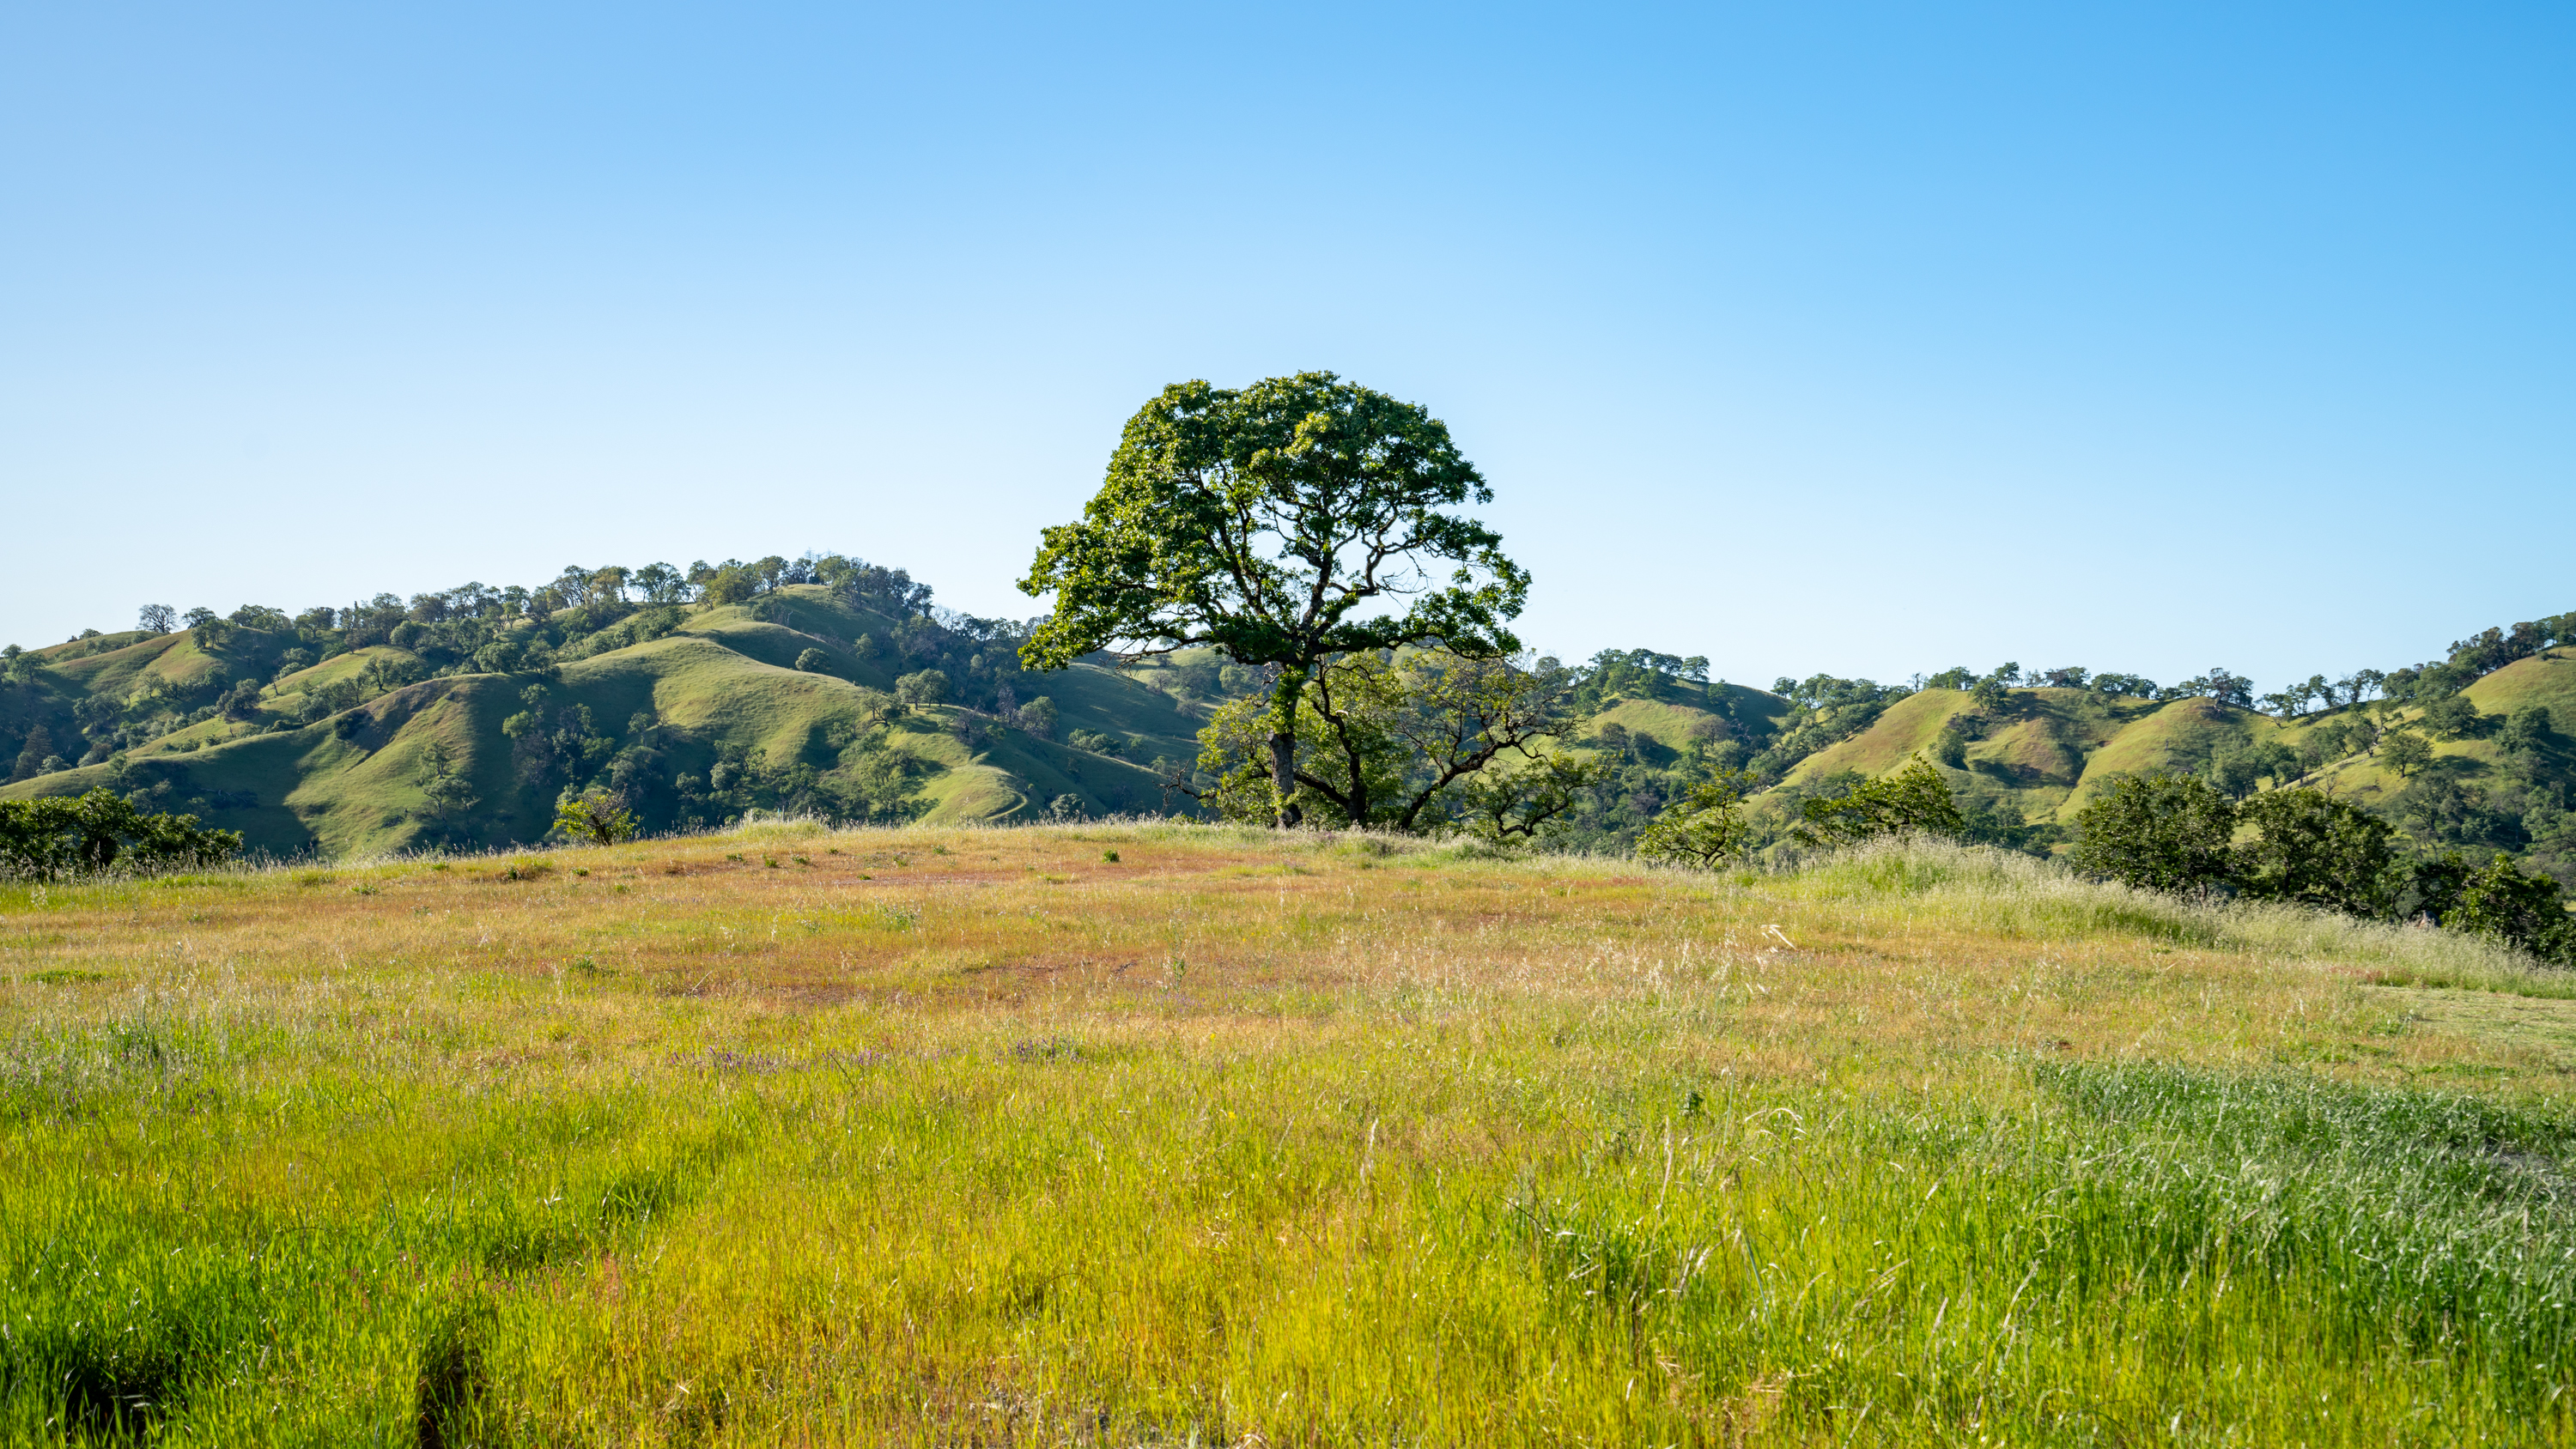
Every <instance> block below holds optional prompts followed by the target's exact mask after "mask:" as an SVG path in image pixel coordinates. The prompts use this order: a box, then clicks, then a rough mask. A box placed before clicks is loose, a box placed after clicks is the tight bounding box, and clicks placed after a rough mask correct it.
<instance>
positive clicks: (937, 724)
mask: <svg viewBox="0 0 2576 1449" xmlns="http://www.w3.org/2000/svg"><path fill="white" fill-rule="evenodd" d="M781 602H782V603H784V604H786V605H787V606H788V607H789V609H790V610H791V611H792V615H793V617H792V618H791V620H790V623H789V624H780V623H765V622H762V621H759V620H756V619H753V618H751V617H750V616H749V614H748V613H747V612H746V611H744V610H741V609H711V610H707V611H704V612H702V613H699V614H697V615H693V616H691V618H690V619H689V621H688V622H687V624H686V625H685V626H684V627H683V628H682V629H681V630H680V631H679V632H677V633H674V634H672V635H669V636H667V637H665V638H662V639H657V640H652V641H649V642H646V643H643V644H639V645H633V646H630V647H628V648H624V649H618V650H613V651H611V652H609V653H606V654H600V655H595V656H593V657H591V658H588V659H581V660H575V661H573V662H571V663H568V664H566V665H564V666H562V668H561V670H560V672H559V678H558V680H557V682H556V683H555V684H554V685H553V686H552V687H551V688H550V690H549V696H548V697H549V704H550V707H560V706H564V705H575V704H578V705H585V706H587V707H588V708H589V709H590V711H591V714H592V717H593V719H594V721H595V722H596V724H597V726H598V727H599V728H601V729H602V730H604V731H607V732H608V733H610V734H612V735H615V736H618V737H621V738H622V737H624V736H625V734H626V732H627V726H628V723H629V721H630V720H631V719H632V718H633V717H634V716H635V715H637V714H639V713H644V712H647V711H649V712H651V713H652V714H653V715H654V716H655V717H656V718H657V719H658V720H659V721H660V722H662V723H664V724H667V725H671V726H676V727H677V728H678V729H679V730H681V731H683V732H684V733H685V736H686V737H687V743H686V744H685V745H684V746H683V747H682V748H680V749H679V750H678V752H677V753H678V754H679V756H680V758H681V759H682V761H683V764H684V766H685V767H687V768H692V769H697V770H701V771H703V769H704V768H705V766H706V764H707V762H708V761H709V760H711V759H712V758H713V756H714V754H715V751H716V750H717V749H718V748H720V747H726V746H734V745H739V746H742V747H743V748H745V749H747V750H749V751H750V752H752V753H753V754H754V755H755V756H756V757H758V758H760V759H762V760H764V761H765V762H767V763H769V764H772V765H780V766H783V765H786V764H789V763H791V762H794V761H797V760H800V759H801V760H804V761H805V762H807V763H810V764H813V765H815V766H817V767H818V768H829V767H830V766H831V765H832V764H833V763H834V762H835V757H834V754H833V752H832V751H831V750H830V749H829V747H828V746H827V745H826V744H825V742H824V734H825V731H826V729H827V728H828V727H829V726H830V725H832V724H833V723H834V722H835V721H847V722H856V721H857V720H859V719H860V718H861V717H862V716H863V715H864V714H865V713H866V712H867V710H868V708H869V707H870V697H869V696H868V695H866V694H864V693H863V692H862V690H863V689H876V690H879V691H885V690H891V689H892V688H893V685H894V680H895V676H896V674H897V672H898V667H897V666H896V665H895V664H893V663H892V662H891V661H892V656H891V652H890V651H889V650H887V649H885V648H883V647H880V648H879V649H878V651H877V653H876V656H875V657H873V658H862V657H861V656H860V655H858V654H857V653H855V652H854V651H853V650H852V648H851V645H852V644H854V643H855V642H856V640H857V639H858V638H859V636H861V635H873V636H874V637H876V638H877V639H878V640H880V641H884V640H887V639H890V638H891V636H892V633H893V628H894V625H893V621H891V620H888V619H885V618H882V617H880V616H876V615H871V614H868V613H865V612H863V611H853V610H850V609H847V608H844V607H842V606H841V605H839V604H837V603H835V602H834V601H832V600H831V599H830V597H829V596H828V594H827V592H826V591H824V590H820V589H812V588H801V589H788V590H783V591H782V597H781ZM791 624H792V625H794V626H796V627H791V626H790V625H791ZM251 635H252V631H243V632H242V635H241V636H238V637H240V638H241V642H242V647H241V648H240V649H238V650H236V649H234V648H229V647H228V648H227V649H226V650H225V651H224V652H225V655H226V657H227V658H228V659H231V660H233V662H234V663H235V665H236V667H237V668H239V667H240V666H241V665H242V664H244V663H246V662H252V656H254V655H256V654H258V653H259V652H260V651H261V650H262V649H263V648H264V647H265V646H264V645H263V644H262V643H261V641H260V639H259V638H253V637H251ZM138 637H139V636H138ZM262 637H264V636H262ZM99 642H101V641H89V645H90V647H95V646H96V645H97V644H98V643H99ZM109 642H112V641H109ZM63 647H64V648H65V649H69V648H71V647H72V646H63ZM809 648H819V649H822V650H823V651H824V652H825V653H826V654H827V655H829V656H830V657H831V660H832V665H831V668H830V671H829V672H826V673H806V672H799V671H797V670H795V669H794V668H793V667H792V666H793V664H794V662H795V660H796V659H797V657H798V656H799V655H801V654H802V653H803V652H804V651H805V650H807V649H809ZM266 652H267V653H268V654H271V655H273V654H274V653H276V652H277V651H276V650H275V649H273V648H267V649H266ZM379 658H382V659H388V660H398V661H412V660H413V656H411V655H408V654H406V653H404V652H403V651H401V650H397V649H393V648H390V647H383V646H379V647H376V648H371V649H365V650H359V651H356V652H353V653H350V654H345V655H341V656H338V657H336V658H333V659H330V660H326V661H324V662H323V663H321V664H319V665H315V666H313V667H312V668H310V669H306V670H302V671H299V672H298V673H296V674H293V675H289V676H287V677H285V678H284V679H282V680H280V681H279V682H278V684H277V685H276V686H274V687H273V688H272V689H271V691H270V696H269V699H268V700H267V701H265V702H264V707H265V708H266V709H267V711H268V712H269V714H270V715H271V716H272V717H285V716H286V715H287V714H288V713H289V712H290V711H291V710H292V708H293V707H294V705H295V700H294V699H293V698H292V695H294V694H296V693H300V692H301V691H303V690H305V689H309V688H311V687H314V686H316V685H319V684H323V683H327V682H329V681H331V680H335V679H340V678H344V677H349V676H353V675H355V674H357V673H358V672H360V671H362V670H364V669H365V668H366V667H367V665H368V663H369V662H370V661H371V660H375V659H379ZM215 662H216V661H215V660H213V659H212V658H210V657H209V656H207V655H205V654H204V653H203V652H202V651H200V650H198V649H197V648H196V646H195V645H194V644H193V643H192V642H189V639H188V636H187V635H185V634H175V635H165V636H161V637H158V638H152V639H140V640H139V642H136V643H132V644H128V645H126V646H124V647H123V648H120V649H115V650H112V651H109V652H106V653H101V654H97V655H94V656H92V657H88V658H83V659H79V660H75V661H72V662H71V663H69V664H67V665H64V666H61V667H60V669H59V671H49V672H48V675H47V676H46V678H47V680H48V682H49V683H50V684H52V685H53V686H54V687H55V688H57V689H58V690H62V691H64V692H65V693H66V695H67V696H69V697H76V692H77V691H78V690H82V689H104V690H111V691H114V692H115V693H116V694H117V695H118V696H119V697H122V696H123V695H126V694H130V693H132V692H134V690H136V689H139V688H141V687H143V685H144V683H145V682H146V680H147V679H149V678H151V677H155V676H158V677H162V678H167V679H171V680H174V681H186V680H189V679H192V678H194V677H195V676H196V675H198V674H201V673H202V672H204V671H205V670H206V669H210V668H212V667H214V665H215ZM57 676H59V677H57ZM528 683H529V680H527V679H525V678H505V677H502V676H497V675H464V676H452V677H450V678H446V679H439V680H430V681H425V682H423V683H421V684H416V685H412V686H409V687H407V688H405V689H402V690H398V691H395V692H394V693H392V694H388V695H386V696H384V697H383V698H381V699H378V700H376V701H373V702H371V703H369V704H367V705H365V706H362V707H361V711H360V712H361V714H362V715H363V716H364V726H363V728H362V730H361V731H360V733H358V734H357V735H356V736H354V737H352V738H347V739H344V738H342V737H340V736H339V735H338V734H337V733H336V732H335V731H334V730H333V728H332V727H331V723H330V722H328V721H325V722H320V723H317V724H314V725H311V726H307V727H304V728H302V729H298V730H293V731H288V732H283V733H277V734H268V733H260V732H258V731H259V730H260V729H261V728H262V726H260V725H258V724H241V723H235V722H230V721H225V720H221V719H213V720H206V721H202V722H200V723H198V724H195V725H191V726H189V727H188V728H186V729H183V730H179V731H176V732H174V733H172V734H170V735H168V736H165V737H164V738H162V739H160V740H156V741H154V742H152V743H151V744H149V745H145V746H142V747H139V748H137V749H136V750H134V751H132V752H130V758H131V759H132V760H133V761H134V762H136V764H137V765H139V766H153V767H156V768H161V769H168V768H172V767H175V768H177V769H179V770H181V771H183V772H184V774H183V777H182V778H183V780H184V784H185V788H186V789H187V790H188V791H202V792H220V793H223V794H227V795H249V796H251V797H253V798H254V800H255V803H253V804H248V805H238V806H224V807H217V808H213V809H210V810H208V811H207V812H206V816H207V819H208V821H209V823H211V824H215V825H219V826H221V827H223V828H225V829H232V830H239V831H241V832H243V835H244V838H245V839H246V840H247V841H248V842H249V843H250V844H251V845H252V846H254V847H256V848H260V849H265V850H269V851H273V852H277V853H281V854H293V853H300V852H307V851H317V850H318V851H320V852H322V853H324V854H326V855H334V856H336V855H345V854H351V853H370V852H379V851H385V850H393V849H399V848H402V847H403V846H405V845H407V844H409V843H410V842H411V841H413V840H414V839H415V838H417V837H418V836H419V835H420V834H421V832H422V831H423V829H424V828H425V826H426V825H427V824H428V823H429V822H428V820H427V817H426V814H425V811H426V804H425V800H424V797H423V795H422V790H421V783H422V778H423V774H424V769H425V765H426V762H427V758H428V749H429V745H430V742H431V741H432V740H437V741H439V742H442V743H443V744H444V745H445V746H446V747H447V750H448V753H449V756H450V759H451V762H452V768H454V769H456V770H457V771H459V772H460V773H462V774H464V775H465V776H466V777H467V779H468V780H469V781H470V782H471V783H472V786H473V788H474V791H475V793H476V794H477V795H478V796H480V798H481V802H482V803H481V805H480V806H479V808H478V810H477V811H475V812H474V814H473V816H472V818H473V819H474V820H475V821H477V822H478V823H479V824H480V825H482V826H483V827H484V832H485V836H486V838H487V839H488V840H489V841H490V842H491V843H494V844H506V843H508V842H509V841H510V840H512V839H528V838H533V836H535V835H536V834H538V833H540V832H542V831H543V830H544V829H545V827H546V824H547V823H548V822H547V820H546V819H542V818H539V817H540V816H541V815H543V814H544V811H543V810H542V809H541V808H539V807H538V806H537V805H533V804H531V803H529V802H527V801H524V800H520V799H518V798H517V797H518V795H519V790H518V786H517V782H516V780H515V779H514V777H513V775H512V766H511V759H510V748H509V742H508V741H507V740H506V739H505V738H504V737H503V736H502V734H501V730H500V727H501V721H502V720H503V719H505V718H507V717H508V716H509V715H510V714H512V713H514V712H516V711H517V710H518V709H520V708H521V707H522V706H521V703H520V701H519V697H518V692H519V690H520V689H522V688H524V687H525V686H526V685H527V684H528ZM1022 694H1023V698H1033V697H1036V696H1038V695H1040V694H1045V695H1049V696H1051V697H1052V698H1053V699H1054V700H1055V703H1056V705H1057V708H1058V711H1059V716H1060V728H1059V731H1058V732H1059V735H1064V734H1069V733H1070V732H1071V731H1072V730H1074V729H1076V728H1083V729H1092V730H1098V731H1101V732H1103V733H1107V734H1112V735H1115V736H1117V737H1119V738H1120V739H1122V740H1123V741H1126V742H1127V750H1126V753H1127V754H1128V755H1129V756H1131V757H1133V758H1132V760H1120V759H1115V758H1111V757H1108V756H1103V755H1096V754H1089V753H1085V752H1083V751H1079V750H1075V749H1072V748H1070V747H1069V746H1067V745H1064V744H1062V743H1060V742H1049V741H1044V740H1035V739H1031V738H1029V737H1028V736H1026V735H1024V734H1020V733H1018V732H1016V731H1011V732H1006V733H1005V735H1004V736H1003V737H1002V738H1001V739H999V740H992V739H988V738H981V737H979V739H978V741H977V743H976V744H975V745H974V746H973V747H971V748H970V747H968V746H966V745H962V744H960V743H959V742H958V741H957V740H956V739H955V738H954V737H953V736H951V735H950V734H948V733H947V732H946V731H945V728H944V726H945V725H946V724H947V723H948V722H949V721H951V720H953V719H954V718H956V716H957V715H958V713H959V711H956V710H954V709H940V710H933V711H930V712H929V713H928V714H927V715H926V716H925V717H923V718H922V719H920V720H917V721H914V722H913V724H914V725H915V726H916V727H912V728H906V729H902V730H898V731H897V732H896V734H895V735H894V737H893V740H892V743H893V747H894V748H896V749H898V750H900V751H902V752H903V753H906V754H909V755H911V756H912V757H914V758H915V759H917V760H919V761H921V762H922V764H923V765H924V767H925V768H926V770H927V772H928V778H927V779H926V780H925V782H924V784H923V787H922V794H923V797H924V798H925V800H926V801H927V802H928V803H929V805H930V807H931V812H930V815H929V818H930V819H931V820H934V821H940V822H946V821H955V820H976V819H998V818H1003V817H1017V818H1026V817H1028V816H1030V815H1033V814H1035V813H1037V812H1039V811H1042V810H1044V809H1045V808H1046V807H1047V805H1048V803H1049V802H1051V801H1053V800H1054V799H1056V798H1057V797H1058V796H1062V795H1071V796H1073V797H1075V798H1076V799H1077V800H1079V801H1081V803H1082V805H1083V807H1084V809H1085V810H1086V811H1087V812H1089V813H1091V814H1094V815H1110V814H1122V813H1132V812H1139V811H1158V810H1161V809H1164V808H1167V806H1166V801H1165V798H1164V796H1163V794H1162V792H1161V790H1160V788H1159V785H1158V782H1157V777H1156V776H1154V775H1153V774H1152V773H1151V772H1150V771H1149V770H1147V769H1145V768H1143V764H1144V763H1146V762H1150V761H1151V760H1152V759H1154V758H1155V757H1156V756H1158V755H1162V756H1169V757H1170V758H1173V759H1176V760H1181V761H1186V760H1188V759H1190V758H1191V757H1192V756H1193V755H1194V754H1195V753H1196V741H1195V739H1194V738H1193V736H1194V734H1195V732H1196V730H1197V727H1198V725H1197V721H1196V719H1195V718H1194V717H1193V716H1192V715H1190V714H1188V713H1187V712H1185V711H1184V710H1182V709H1181V708H1180V707H1179V706H1177V705H1176V704H1175V703H1174V702H1173V701H1172V700H1171V699H1170V698H1169V697H1168V696H1166V695H1164V694H1162V693H1160V692H1158V691H1155V690H1152V689H1149V688H1146V687H1145V686H1143V685H1142V684H1139V683H1137V682H1136V681H1134V680H1132V679H1128V678H1125V677H1122V676H1121V675H1119V674H1118V673H1116V672H1115V671H1111V670H1105V669H1099V668H1096V667H1093V666H1090V665H1077V666H1075V667H1074V668H1072V669H1070V670H1066V671H1063V672H1060V673H1056V674H1047V675H1028V676H1025V677H1024V679H1023V680H1022ZM110 779H111V767H110V766H108V765H98V766H91V767H88V768H84V769H76V770H70V771H66V772H63V773H60V774H55V775H49V776H45V777H42V778H40V779H36V780H29V781H23V782H21V783H19V784H18V785H15V786H10V787H7V788H6V789H5V790H0V798H21V797H27V796H33V795H51V794H77V793H79V792H81V791H84V790H87V789H89V788H91V787H93V786H97V785H103V784H107V783H109V781H110Z"/></svg>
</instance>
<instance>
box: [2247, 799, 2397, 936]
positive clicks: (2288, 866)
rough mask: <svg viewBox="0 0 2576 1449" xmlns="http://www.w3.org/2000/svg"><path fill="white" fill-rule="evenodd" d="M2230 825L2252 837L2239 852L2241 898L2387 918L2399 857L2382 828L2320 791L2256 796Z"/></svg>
mask: <svg viewBox="0 0 2576 1449" xmlns="http://www.w3.org/2000/svg"><path fill="white" fill-rule="evenodd" d="M2236 818H2237V820H2238V822H2239V823H2240V824H2244V825H2250V826H2252V827H2254V831H2255V835H2254V838H2253V839H2252V840H2251V841H2249V842H2247V843H2246V844H2245V845H2244V846H2242V847H2240V848H2239V863H2238V870H2237V880H2238V884H2239V885H2240V886H2241V887H2242V888H2243V890H2244V892H2245V893H2246V894H2247V895H2249V896H2259V897H2265V898H2268V899H2273V900H2286V901H2295V902H2297V903H2298V904H2300V905H2305V906H2323V907H2326V908H2328V909H2330V910H2338V911H2344V912H2348V913H2350V914H2352V915H2356V916H2382V915H2386V914H2387V913H2388V909H2389V905H2390V903H2391V901H2392V899H2393V898H2394V896H2395V893H2396V885H2397V881H2396V859H2397V857H2396V853H2395V852H2394V851H2393V850H2391V849H2390V848H2389V836H2390V835H2391V834H2392V832H2391V831H2390V829H2389V826H2388V823H2387V822H2386V821H2383V820H2381V819H2380V818H2379V817H2377V816H2375V815H2372V814H2370V813H2369V812H2368V811H2365V810H2362V809H2360V808H2359V807H2357V806H2354V805H2353V804H2351V803H2349V802H2348V801H2343V800H2337V799H2335V798H2334V797H2332V796H2330V795H2328V794H2326V793H2325V792H2324V791H2322V790H2273V791H2270V792H2268V793H2266V794H2261V795H2257V796H2255V797H2254V798H2253V799H2252V800H2249V801H2247V802H2246V803H2245V804H2244V805H2242V806H2240V807H2238V809H2237V812H2236Z"/></svg>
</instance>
